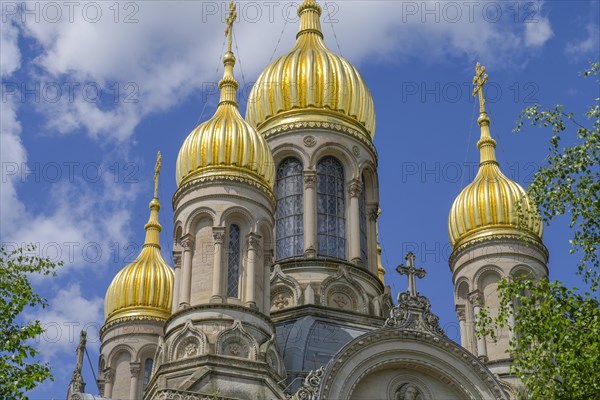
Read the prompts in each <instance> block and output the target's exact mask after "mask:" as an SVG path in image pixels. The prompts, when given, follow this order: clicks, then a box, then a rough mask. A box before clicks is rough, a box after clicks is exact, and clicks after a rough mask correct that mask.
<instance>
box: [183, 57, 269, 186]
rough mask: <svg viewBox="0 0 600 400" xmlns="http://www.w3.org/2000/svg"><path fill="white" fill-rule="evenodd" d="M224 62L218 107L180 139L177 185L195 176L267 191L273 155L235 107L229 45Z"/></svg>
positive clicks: (235, 86)
mask: <svg viewBox="0 0 600 400" xmlns="http://www.w3.org/2000/svg"><path fill="white" fill-rule="evenodd" d="M223 63H224V65H225V72H224V76H223V79H222V80H221V81H220V82H219V88H220V89H221V98H220V101H219V104H218V106H217V110H216V111H215V114H214V115H213V116H212V118H210V119H209V120H208V121H205V122H203V123H201V124H200V125H198V127H196V128H195V129H194V130H193V131H192V132H191V133H190V134H189V135H188V137H187V138H186V139H185V141H184V142H183V145H182V146H181V149H180V150H179V155H178V156H177V169H176V179H177V186H178V187H181V185H183V184H185V183H187V182H191V181H194V180H196V179H215V178H225V179H237V180H239V179H242V180H245V181H247V182H250V183H252V184H256V185H258V186H259V187H262V188H264V189H266V190H267V191H268V192H269V193H270V192H271V191H272V189H273V183H274V179H275V164H274V161H273V155H272V153H271V149H270V148H269V145H268V144H267V141H266V140H265V138H263V137H262V136H261V135H260V134H259V133H258V132H256V131H255V130H254V128H252V126H250V124H249V123H248V122H246V121H245V120H244V118H242V116H241V114H240V112H239V110H238V104H237V101H236V90H237V88H238V83H237V81H236V80H235V78H234V77H233V66H234V65H235V57H234V55H233V53H232V52H231V47H230V49H229V51H227V53H225V57H224V58H223Z"/></svg>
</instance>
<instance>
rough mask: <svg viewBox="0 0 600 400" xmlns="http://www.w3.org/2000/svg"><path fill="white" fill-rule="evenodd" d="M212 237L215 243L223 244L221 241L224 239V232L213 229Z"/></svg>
mask: <svg viewBox="0 0 600 400" xmlns="http://www.w3.org/2000/svg"><path fill="white" fill-rule="evenodd" d="M213 239H214V241H215V244H223V241H224V240H225V232H224V231H214V230H213Z"/></svg>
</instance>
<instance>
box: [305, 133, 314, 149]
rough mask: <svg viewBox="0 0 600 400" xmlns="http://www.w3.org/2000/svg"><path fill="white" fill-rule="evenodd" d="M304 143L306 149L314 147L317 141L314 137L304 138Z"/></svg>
mask: <svg viewBox="0 0 600 400" xmlns="http://www.w3.org/2000/svg"><path fill="white" fill-rule="evenodd" d="M303 141H304V145H305V146H306V147H313V146H314V145H316V144H317V139H315V137H314V136H312V135H307V136H304V140H303Z"/></svg>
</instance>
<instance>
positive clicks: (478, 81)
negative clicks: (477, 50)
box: [473, 63, 488, 113]
mask: <svg viewBox="0 0 600 400" xmlns="http://www.w3.org/2000/svg"><path fill="white" fill-rule="evenodd" d="M487 80H488V75H487V74H486V73H485V67H484V66H482V65H481V64H480V63H477V65H476V66H475V77H474V78H473V85H475V88H474V89H473V96H475V95H476V94H477V93H479V112H480V113H484V112H485V98H484V97H483V85H485V83H486V82H487Z"/></svg>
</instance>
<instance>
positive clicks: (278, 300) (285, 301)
mask: <svg viewBox="0 0 600 400" xmlns="http://www.w3.org/2000/svg"><path fill="white" fill-rule="evenodd" d="M289 305H290V299H289V298H288V297H287V296H285V295H284V294H283V293H279V294H278V295H277V296H275V298H274V299H273V308H275V309H277V310H283V309H284V308H286V307H287V306H289Z"/></svg>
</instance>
